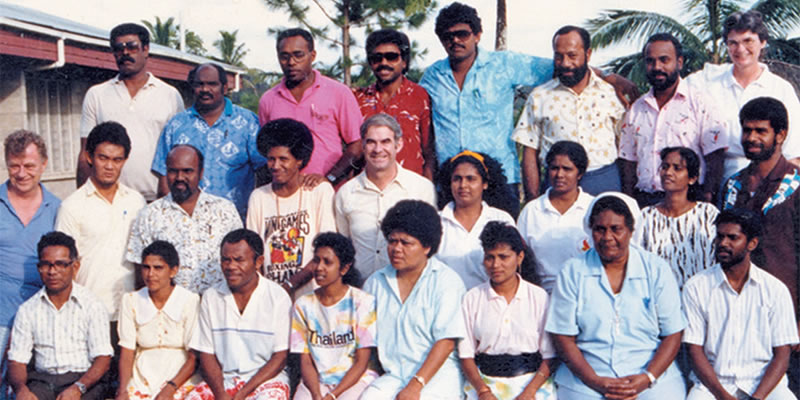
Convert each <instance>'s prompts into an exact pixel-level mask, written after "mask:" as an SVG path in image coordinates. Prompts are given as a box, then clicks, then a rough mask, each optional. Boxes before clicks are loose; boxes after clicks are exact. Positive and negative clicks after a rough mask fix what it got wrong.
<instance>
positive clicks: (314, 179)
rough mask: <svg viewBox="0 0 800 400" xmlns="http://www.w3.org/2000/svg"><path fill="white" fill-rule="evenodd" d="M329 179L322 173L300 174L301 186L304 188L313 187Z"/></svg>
mask: <svg viewBox="0 0 800 400" xmlns="http://www.w3.org/2000/svg"><path fill="white" fill-rule="evenodd" d="M327 180H328V179H327V178H325V177H324V176H322V175H320V174H300V186H302V187H303V189H309V190H310V189H313V188H315V187H317V186H318V185H319V184H320V183H322V182H326V181H327ZM331 184H333V183H331Z"/></svg>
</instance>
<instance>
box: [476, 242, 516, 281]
mask: <svg viewBox="0 0 800 400" xmlns="http://www.w3.org/2000/svg"><path fill="white" fill-rule="evenodd" d="M524 258H525V253H524V252H519V253H517V252H515V251H514V249H512V248H511V246H509V245H508V244H506V243H500V244H498V245H497V247H495V248H493V249H491V250H484V251H483V267H484V268H486V274H487V275H489V279H491V281H492V283H493V284H495V285H500V284H503V283H506V282H508V281H509V280H511V279H515V278H516V276H517V271H519V268H520V265H522V260H523V259H524Z"/></svg>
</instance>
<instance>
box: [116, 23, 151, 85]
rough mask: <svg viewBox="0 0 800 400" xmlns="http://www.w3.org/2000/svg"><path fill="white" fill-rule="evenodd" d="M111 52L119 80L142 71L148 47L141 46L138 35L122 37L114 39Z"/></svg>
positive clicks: (148, 51)
mask: <svg viewBox="0 0 800 400" xmlns="http://www.w3.org/2000/svg"><path fill="white" fill-rule="evenodd" d="M111 51H112V52H113V54H114V60H115V61H116V62H117V68H118V69H119V75H120V78H122V79H125V78H127V77H130V76H133V75H136V74H138V73H140V72H142V71H143V70H144V68H145V66H146V65H147V57H148V56H149V55H150V46H149V45H143V44H142V41H141V40H139V36H138V35H135V34H130V35H122V36H117V37H116V38H115V39H114V43H112V44H111Z"/></svg>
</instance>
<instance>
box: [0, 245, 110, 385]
mask: <svg viewBox="0 0 800 400" xmlns="http://www.w3.org/2000/svg"><path fill="white" fill-rule="evenodd" d="M36 250H37V252H38V255H39V263H38V264H37V267H38V269H39V275H40V276H41V278H42V282H44V288H42V289H41V290H40V291H39V292H37V293H36V294H35V295H33V296H32V297H31V298H30V299H28V300H27V301H25V302H24V303H22V305H21V306H20V307H19V310H18V311H17V315H16V318H15V319H14V328H13V331H12V333H11V346H10V348H9V351H8V359H9V361H10V362H9V366H8V381H9V383H10V384H11V387H13V388H14V392H15V393H16V395H17V399H19V400H27V399H39V400H55V399H56V397H58V398H59V399H62V400H67V399H78V398H83V399H100V398H102V397H103V392H104V391H105V387H103V385H99V384H97V383H98V381H99V380H100V378H101V377H102V376H103V374H105V373H106V371H107V370H108V366H109V365H110V363H111V355H112V354H113V350H112V349H111V339H110V338H109V327H108V326H109V325H108V311H107V310H106V308H105V306H104V305H103V304H102V303H100V301H99V300H98V299H96V298H95V297H94V296H93V295H92V294H91V293H90V292H89V290H87V289H86V288H84V287H83V286H81V285H79V284H77V283H73V282H72V280H73V279H74V278H75V273H76V272H77V271H78V268H80V261H79V260H78V249H77V248H76V247H75V240H74V239H72V238H71V237H69V236H68V235H66V234H64V233H62V232H50V233H47V234H45V235H44V236H42V238H41V239H40V240H39V244H38V245H37V249H36ZM34 354H35V355H36V359H35V370H33V371H31V372H30V373H28V365H27V364H28V362H30V360H31V357H32V356H33V355H34Z"/></svg>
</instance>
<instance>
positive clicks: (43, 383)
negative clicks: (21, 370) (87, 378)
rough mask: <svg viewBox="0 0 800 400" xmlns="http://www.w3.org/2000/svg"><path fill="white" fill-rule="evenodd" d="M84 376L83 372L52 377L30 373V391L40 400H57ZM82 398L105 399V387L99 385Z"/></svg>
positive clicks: (85, 399)
mask: <svg viewBox="0 0 800 400" xmlns="http://www.w3.org/2000/svg"><path fill="white" fill-rule="evenodd" d="M81 376H83V373H82V372H67V373H66V374H59V375H50V374H46V373H43V372H37V371H31V372H29V373H28V382H27V386H28V390H30V391H31V392H32V393H33V394H35V395H36V397H37V398H39V400H56V397H58V394H59V393H61V392H63V391H64V390H66V389H67V388H68V387H70V386H72V384H73V383H75V381H77V380H78V379H80V377H81ZM88 389H89V390H87V391H86V393H85V394H84V395H83V396H81V399H84V400H94V399H103V398H104V391H105V387H104V385H103V384H102V383H98V384H96V385H94V386H92V387H90V388H88Z"/></svg>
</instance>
